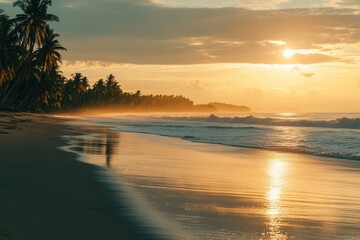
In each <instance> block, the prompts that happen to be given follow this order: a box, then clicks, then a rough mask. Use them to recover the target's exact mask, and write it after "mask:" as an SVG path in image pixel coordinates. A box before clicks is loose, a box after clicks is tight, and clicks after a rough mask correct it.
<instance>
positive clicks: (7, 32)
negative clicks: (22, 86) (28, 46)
mask: <svg viewBox="0 0 360 240" xmlns="http://www.w3.org/2000/svg"><path fill="white" fill-rule="evenodd" d="M2 12H3V11H2V10H1V9H0V86H1V85H2V83H3V82H4V81H8V80H11V79H12V77H13V75H14V71H15V65H16V63H17V60H18V57H19V55H20V53H21V50H22V48H21V47H20V46H18V45H17V36H16V33H15V31H13V24H12V23H11V21H10V20H9V17H8V16H6V15H3V14H2Z"/></svg>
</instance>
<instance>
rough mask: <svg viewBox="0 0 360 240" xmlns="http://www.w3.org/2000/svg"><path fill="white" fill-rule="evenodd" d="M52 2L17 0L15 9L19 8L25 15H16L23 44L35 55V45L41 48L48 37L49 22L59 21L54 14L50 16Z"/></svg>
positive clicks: (48, 0)
mask: <svg viewBox="0 0 360 240" xmlns="http://www.w3.org/2000/svg"><path fill="white" fill-rule="evenodd" d="M51 5H52V0H17V1H15V2H14V4H13V6H14V7H19V8H20V9H21V10H22V11H23V13H22V14H18V15H16V18H15V22H16V23H17V28H18V31H19V34H20V42H21V44H22V45H23V46H24V47H25V48H26V49H27V50H29V55H31V54H33V52H34V48H35V44H37V47H38V48H41V47H42V46H43V44H44V40H45V38H46V35H47V31H46V29H47V25H48V22H52V21H56V22H58V21H59V18H58V17H57V16H55V15H53V14H48V13H47V9H48V6H51Z"/></svg>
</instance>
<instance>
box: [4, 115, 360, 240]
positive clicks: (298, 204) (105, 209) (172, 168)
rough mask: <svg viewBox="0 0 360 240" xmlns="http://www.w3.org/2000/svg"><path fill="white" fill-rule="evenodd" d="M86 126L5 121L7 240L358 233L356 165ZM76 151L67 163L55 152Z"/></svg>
mask: <svg viewBox="0 0 360 240" xmlns="http://www.w3.org/2000/svg"><path fill="white" fill-rule="evenodd" d="M72 122H74V121H72ZM87 124H91V123H90V122H86V121H83V122H82V121H78V122H77V123H76V124H75V125H74V124H71V123H70V122H67V121H66V120H64V119H55V118H52V117H48V116H41V115H31V114H12V113H11V114H10V113H0V132H1V133H0V193H1V198H0V240H10V239H21V240H27V239H37V240H39V239H40V240H41V239H104V240H112V239H129V240H131V239H160V236H158V235H155V234H154V230H155V232H156V230H159V233H161V234H162V236H169V235H170V236H175V237H174V238H171V239H237V240H238V239H246V240H248V239H264V240H265V239H284V240H285V239H314V240H315V239H316V240H319V239H324V240H325V239H326V240H328V239H356V237H357V236H359V234H360V229H359V227H358V226H359V223H360V222H359V219H358V216H359V213H360V205H359V202H358V199H359V196H360V192H359V188H358V186H359V184H360V182H359V181H360V179H359V175H358V173H359V172H358V169H359V167H360V166H359V163H358V162H356V161H344V160H336V159H328V158H321V157H314V156H310V155H302V154H291V153H280V152H275V151H264V150H256V149H243V148H233V147H226V146H221V145H213V144H202V143H193V142H190V141H184V140H181V139H176V138H168V137H161V136H154V135H146V134H135V133H123V132H114V131H112V130H111V129H108V128H105V127H99V126H97V127H95V128H94V126H92V127H91V126H86V125H87ZM84 133H87V134H84ZM88 133H91V134H88ZM64 135H67V137H65V139H64ZM65 140H66V141H65ZM68 143H72V145H71V146H69V147H68V148H67V149H68V150H70V152H66V151H63V150H61V149H59V147H60V146H65V145H67V144H68ZM75 152H76V153H78V154H81V155H82V157H83V159H82V160H83V162H82V161H77V160H76V158H77V157H78V156H79V155H78V154H75ZM106 168H108V170H106ZM102 172H108V174H109V176H112V177H114V180H115V181H117V183H118V185H119V186H121V185H122V186H123V187H124V186H125V189H128V191H127V192H126V191H125V193H124V194H123V196H125V195H128V198H127V197H124V198H122V197H121V196H122V195H121V194H119V192H118V191H119V189H121V187H120V188H119V189H116V191H114V188H112V185H111V184H108V183H106V182H104V179H102V178H101V173H102ZM102 177H104V176H102ZM105 180H111V178H108V179H105ZM129 200H132V204H133V205H132V206H129ZM129 207H135V208H136V210H137V211H138V213H140V215H141V214H142V215H144V216H143V217H144V218H143V219H137V218H136V217H138V216H139V215H136V214H134V215H131V213H132V212H131V211H130V210H129ZM140 220H144V221H140ZM146 221H148V222H150V223H151V222H152V223H153V225H155V227H156V225H157V226H159V228H158V229H156V228H151V227H152V226H150V225H151V224H150V225H149V226H150V227H149V226H147V225H144V223H146ZM145 226H146V227H145ZM150 230H151V231H153V232H152V234H151V233H150V232H151V231H150ZM162 230H163V231H162ZM166 234H169V235H166ZM161 238H162V239H164V238H165V239H166V237H161ZM167 239H170V238H167Z"/></svg>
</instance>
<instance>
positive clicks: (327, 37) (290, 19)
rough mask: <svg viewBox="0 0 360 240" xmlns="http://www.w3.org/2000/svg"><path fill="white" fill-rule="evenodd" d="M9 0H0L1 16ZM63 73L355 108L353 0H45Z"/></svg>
mask: <svg viewBox="0 0 360 240" xmlns="http://www.w3.org/2000/svg"><path fill="white" fill-rule="evenodd" d="M12 2H13V1H7V0H0V8H2V9H4V10H5V11H6V13H7V14H8V15H10V16H14V15H15V14H16V13H19V10H18V9H14V8H12V6H11V3H12ZM49 12H51V13H53V14H56V15H57V16H59V18H60V22H59V23H52V24H51V25H52V27H53V28H55V31H56V32H58V33H59V34H60V35H61V37H60V41H61V43H62V45H63V46H64V47H66V48H67V49H68V51H67V52H66V53H64V54H63V60H64V61H63V63H64V64H63V66H62V67H61V70H62V71H63V73H64V75H65V76H67V77H70V76H71V74H73V73H75V72H81V73H82V74H83V75H85V76H87V77H88V78H89V80H90V82H91V83H94V82H95V81H96V80H98V79H100V78H105V77H106V76H107V75H109V74H110V73H111V74H114V75H115V76H116V80H117V81H119V82H120V84H121V86H122V88H123V89H124V90H125V91H131V92H134V91H136V90H138V89H140V90H141V92H142V93H143V94H181V95H183V96H186V97H189V98H191V99H192V100H194V102H195V103H207V102H213V101H217V102H227V103H231V104H237V105H246V106H249V107H251V108H252V109H253V110H254V111H256V112H360V0H296V1H295V0H222V1H220V0H197V1H194V0H137V1H136V0H102V1H98V0H61V1H60V0H53V6H52V7H51V8H50V9H49Z"/></svg>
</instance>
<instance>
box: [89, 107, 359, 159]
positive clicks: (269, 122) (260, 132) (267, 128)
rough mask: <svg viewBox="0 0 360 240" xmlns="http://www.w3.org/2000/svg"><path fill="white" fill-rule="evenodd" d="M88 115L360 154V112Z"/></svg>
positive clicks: (144, 128) (295, 148)
mask: <svg viewBox="0 0 360 240" xmlns="http://www.w3.org/2000/svg"><path fill="white" fill-rule="evenodd" d="M88 120H90V121H92V122H93V123H94V124H99V123H100V124H106V125H109V126H112V127H113V128H114V129H115V130H116V131H122V132H138V133H150V134H157V135H162V136H171V137H177V138H182V139H186V140H189V141H194V142H204V143H216V144H222V145H228V146H237V147H248V148H259V149H268V150H276V151H283V152H296V153H305V154H311V155H315V156H324V157H333V158H341V159H350V160H360V144H359V142H360V114H282V115H281V114H280V115H279V114H257V115H254V116H248V115H245V114H237V115H234V114H225V115H221V114H219V115H218V116H215V115H211V116H209V115H198V116H194V115H173V116H172V117H169V116H164V115H156V116H142V115H132V116H124V115H113V116H107V117H97V118H91V119H88Z"/></svg>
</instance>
